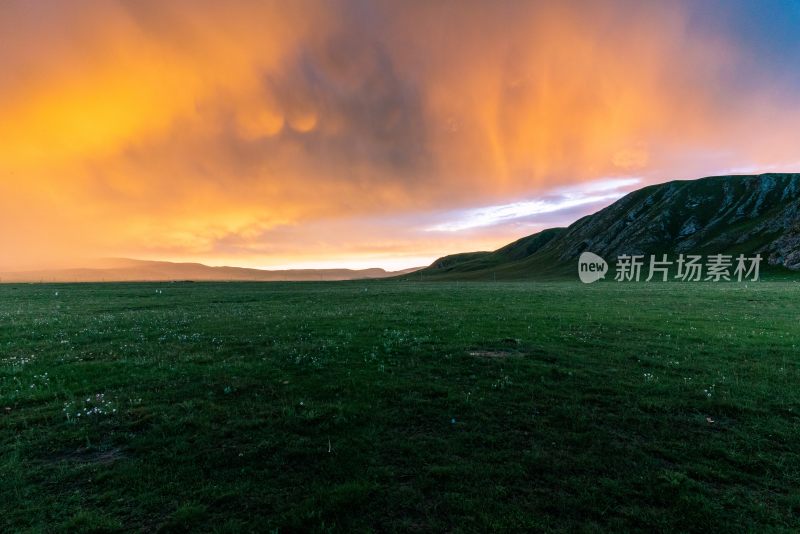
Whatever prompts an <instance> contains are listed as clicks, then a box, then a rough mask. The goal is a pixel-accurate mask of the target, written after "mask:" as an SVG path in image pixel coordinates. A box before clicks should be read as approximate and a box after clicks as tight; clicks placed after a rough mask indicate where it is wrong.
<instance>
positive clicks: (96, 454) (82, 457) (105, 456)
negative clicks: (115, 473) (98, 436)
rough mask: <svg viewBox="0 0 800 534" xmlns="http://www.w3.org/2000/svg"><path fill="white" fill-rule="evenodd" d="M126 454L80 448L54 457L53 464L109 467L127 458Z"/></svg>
mask: <svg viewBox="0 0 800 534" xmlns="http://www.w3.org/2000/svg"><path fill="white" fill-rule="evenodd" d="M125 456H126V455H125V452H124V451H123V450H122V449H119V448H110V449H105V450H96V449H87V448H83V447H82V448H80V449H76V450H68V451H63V452H60V453H57V454H54V455H52V456H51V457H50V458H49V460H50V461H51V462H71V463H79V464H96V465H108V464H112V463H114V462H116V461H118V460H122V459H123V458H125Z"/></svg>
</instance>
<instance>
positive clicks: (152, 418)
mask: <svg viewBox="0 0 800 534" xmlns="http://www.w3.org/2000/svg"><path fill="white" fill-rule="evenodd" d="M798 384H800V284H798V283H797V282H792V281H781V282H777V281H776V282H762V283H751V284H749V285H748V287H745V286H744V285H743V284H735V283H727V284H725V283H721V284H679V283H667V284H616V283H613V282H610V283H599V284H594V285H591V286H583V285H579V284H577V283H566V282H562V283H538V284H537V283H461V284H458V283H415V282H392V281H388V282H387V281H383V282H346V283H293V284H288V283H287V284H272V283H269V284H249V283H230V284H222V283H219V284H216V283H203V284H199V283H197V284H190V283H186V284H97V285H91V284H82V285H24V286H13V285H3V286H0V473H2V477H0V511H1V512H2V514H0V531H9V532H10V531H69V532H75V531H116V530H129V529H131V530H162V531H181V530H213V531H219V532H242V531H265V530H276V531H280V532H288V531H308V530H311V531H336V530H339V531H354V530H355V531H364V530H379V531H408V530H412V531H413V530H418V531H441V530H461V531H486V530H487V529H516V530H522V529H545V530H572V531H575V530H577V531H581V530H583V531H592V530H596V529H598V528H604V529H609V530H614V531H630V530H641V531H650V532H652V531H665V532H666V531H676V530H679V531H724V530H728V531H730V530H751V531H759V532H763V531H797V530H798V529H800V491H799V490H800V387H798Z"/></svg>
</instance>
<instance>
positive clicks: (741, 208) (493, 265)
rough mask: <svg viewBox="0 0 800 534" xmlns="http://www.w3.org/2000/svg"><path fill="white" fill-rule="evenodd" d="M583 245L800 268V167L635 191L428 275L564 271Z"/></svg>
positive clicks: (425, 272)
mask: <svg viewBox="0 0 800 534" xmlns="http://www.w3.org/2000/svg"><path fill="white" fill-rule="evenodd" d="M584 251H591V252H594V253H595V254H598V255H600V256H603V257H605V258H606V259H613V258H616V257H617V256H619V255H621V254H645V255H646V254H659V253H672V254H680V253H689V252H692V253H701V254H718V253H725V254H739V253H746V254H756V253H759V254H762V256H763V257H764V259H765V264H767V265H769V266H773V267H784V268H786V269H789V270H792V271H798V270H800V174H798V173H766V174H759V175H728V176H711V177H706V178H700V179H697V180H674V181H671V182H666V183H663V184H656V185H650V186H646V187H643V188H641V189H638V190H636V191H632V192H630V193H628V194H627V195H625V196H624V197H622V198H621V199H619V200H617V201H616V202H614V203H613V204H611V205H609V206H607V207H605V208H603V209H601V210H600V211H598V212H596V213H594V214H591V215H587V216H585V217H582V218H580V219H578V220H577V221H575V222H574V223H573V224H571V225H570V226H568V227H567V228H551V229H547V230H543V231H541V232H539V233H536V234H532V235H529V236H526V237H523V238H521V239H518V240H517V241H515V242H513V243H510V244H508V245H506V246H504V247H501V248H499V249H497V250H495V251H491V252H472V253H469V252H467V253H461V254H455V255H450V256H444V257H442V258H439V259H437V260H436V261H434V262H433V263H432V264H431V265H430V266H428V267H427V268H425V269H422V270H420V271H419V276H420V277H425V278H427V279H437V278H439V279H486V278H487V277H490V276H491V277H492V278H497V277H500V278H508V279H513V278H528V277H544V278H546V277H549V276H564V275H566V274H568V273H574V270H573V268H574V267H575V265H576V262H577V258H578V256H579V255H580V254H581V253H582V252H584Z"/></svg>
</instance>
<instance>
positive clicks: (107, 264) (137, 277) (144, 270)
mask: <svg viewBox="0 0 800 534" xmlns="http://www.w3.org/2000/svg"><path fill="white" fill-rule="evenodd" d="M417 269H419V268H418V267H417V268H414V269H405V270H402V271H385V270H383V269H356V270H353V269H291V270H279V271H267V270H262V269H246V268H241V267H209V266H208V265H203V264H201V263H172V262H167V261H145V260H131V259H123V258H120V259H109V260H104V261H103V262H102V265H101V266H99V267H91V268H74V269H52V270H41V271H16V272H0V282H104V281H105V282H138V281H177V280H192V281H211V280H217V281H252V282H277V281H312V280H358V279H366V278H386V277H389V276H398V275H402V274H405V273H409V272H411V271H414V270H417Z"/></svg>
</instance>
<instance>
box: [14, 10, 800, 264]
mask: <svg viewBox="0 0 800 534" xmlns="http://www.w3.org/2000/svg"><path fill="white" fill-rule="evenodd" d="M685 7H686V6H684V5H682V4H678V3H668V4H653V3H642V4H640V3H631V2H626V1H619V2H580V3H572V2H558V3H556V2H547V3H534V2H519V3H495V2H485V3H480V2H463V3H462V2H456V3H449V2H419V3H417V2H397V3H383V2H359V1H352V2H348V1H341V2H303V1H298V2H247V1H240V2H231V3H227V2H226V3H219V2H210V1H208V2H207V1H195V2H188V1H181V0H178V1H174V2H167V3H165V2H155V1H152V2H151V1H145V0H142V1H137V2H129V1H124V0H120V1H117V2H113V1H110V0H109V1H104V2H100V1H97V2H93V1H82V2H77V3H74V4H73V3H70V4H69V5H67V4H64V3H60V2H55V1H53V2H47V1H45V2H36V3H30V2H23V1H16V0H11V1H8V2H3V3H2V5H0V34H2V35H3V42H4V46H3V48H2V50H0V225H1V227H0V228H1V229H0V247H2V249H3V250H4V251H5V254H4V259H3V260H2V261H0V267H3V268H16V267H23V266H24V267H27V266H36V267H42V266H46V265H50V264H55V263H58V262H62V263H63V262H66V261H71V259H72V258H76V257H87V256H129V257H139V258H164V259H175V260H180V259H191V260H198V261H205V262H208V263H212V264H219V263H221V262H227V263H233V264H241V265H250V266H253V265H259V266H269V265H277V264H280V265H284V266H285V265H290V264H292V262H298V263H304V262H308V261H320V262H329V261H334V260H336V261H339V260H341V261H342V262H343V263H347V261H348V260H347V259H348V258H361V259H359V260H358V261H359V262H360V261H362V260H363V258H377V259H380V258H388V257H404V256H408V257H413V258H415V259H416V258H419V257H434V256H438V255H440V254H441V253H444V252H452V251H457V250H464V249H471V248H492V247H493V246H497V245H500V244H502V243H503V242H504V241H505V240H507V239H510V238H514V237H519V236H520V235H522V234H524V233H529V231H533V230H534V229H536V228H537V227H538V226H537V225H539V223H538V222H537V223H536V224H533V223H532V225H529V226H526V227H516V226H504V227H502V228H499V227H498V228H495V229H494V230H492V229H488V230H487V229H483V230H480V231H472V230H471V231H470V232H467V233H463V234H461V235H450V234H448V235H435V234H431V233H430V232H426V231H425V228H430V227H436V226H437V225H444V226H442V227H447V221H446V220H445V219H446V217H447V214H448V213H449V212H450V211H453V210H463V209H467V208H481V207H482V206H490V205H507V204H513V203H515V202H523V201H526V200H532V201H535V199H536V198H537V196H538V195H543V194H546V193H547V192H548V191H551V190H553V189H554V188H556V187H558V186H562V185H565V184H580V183H586V182H589V181H592V180H596V179H600V178H604V179H607V178H609V177H612V178H613V177H624V176H631V175H636V176H638V177H641V178H642V179H643V180H644V181H654V180H655V181H660V180H663V179H670V178H677V177H692V176H699V175H702V174H709V173H711V172H713V171H715V170H720V169H725V168H730V167H737V166H756V167H759V166H761V167H766V166H775V165H781V164H787V163H790V162H792V161H794V159H796V157H795V153H796V146H797V141H798V135H797V134H796V133H795V132H796V124H797V121H796V118H797V114H798V113H797V111H795V110H797V109H800V108H798V107H797V105H796V104H797V99H796V98H795V97H796V96H797V95H796V94H794V93H792V92H791V91H788V90H783V88H781V87H779V86H775V85H771V84H769V83H764V84H755V83H753V84H750V85H747V86H744V85H743V84H737V83H735V82H736V80H738V77H740V76H741V75H742V73H743V72H747V69H752V68H753V67H752V65H751V64H749V63H748V61H749V59H748V55H747V54H746V53H744V52H743V51H742V50H740V48H739V47H738V46H737V44H736V42H735V41H734V40H732V39H730V37H728V36H726V35H723V34H721V33H719V32H712V31H710V30H709V31H699V32H698V31H695V30H693V28H692V26H691V24H690V19H689V16H688V15H687V9H686V8H685ZM732 109H735V113H732ZM575 215H576V214H574V213H569V214H565V215H563V217H567V218H569V217H574V216H575ZM437 217H438V219H436V220H435V221H434V220H432V219H431V218H434V219H435V218H437ZM545 222H547V223H550V222H552V223H563V222H569V221H568V220H566V221H565V220H564V219H561V220H558V219H554V220H553V221H545ZM467 227H469V225H467ZM330 228H335V229H336V231H335V232H332V231H326V229H330ZM451 234H452V233H451ZM353 261H355V260H353ZM409 261H411V260H409Z"/></svg>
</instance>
